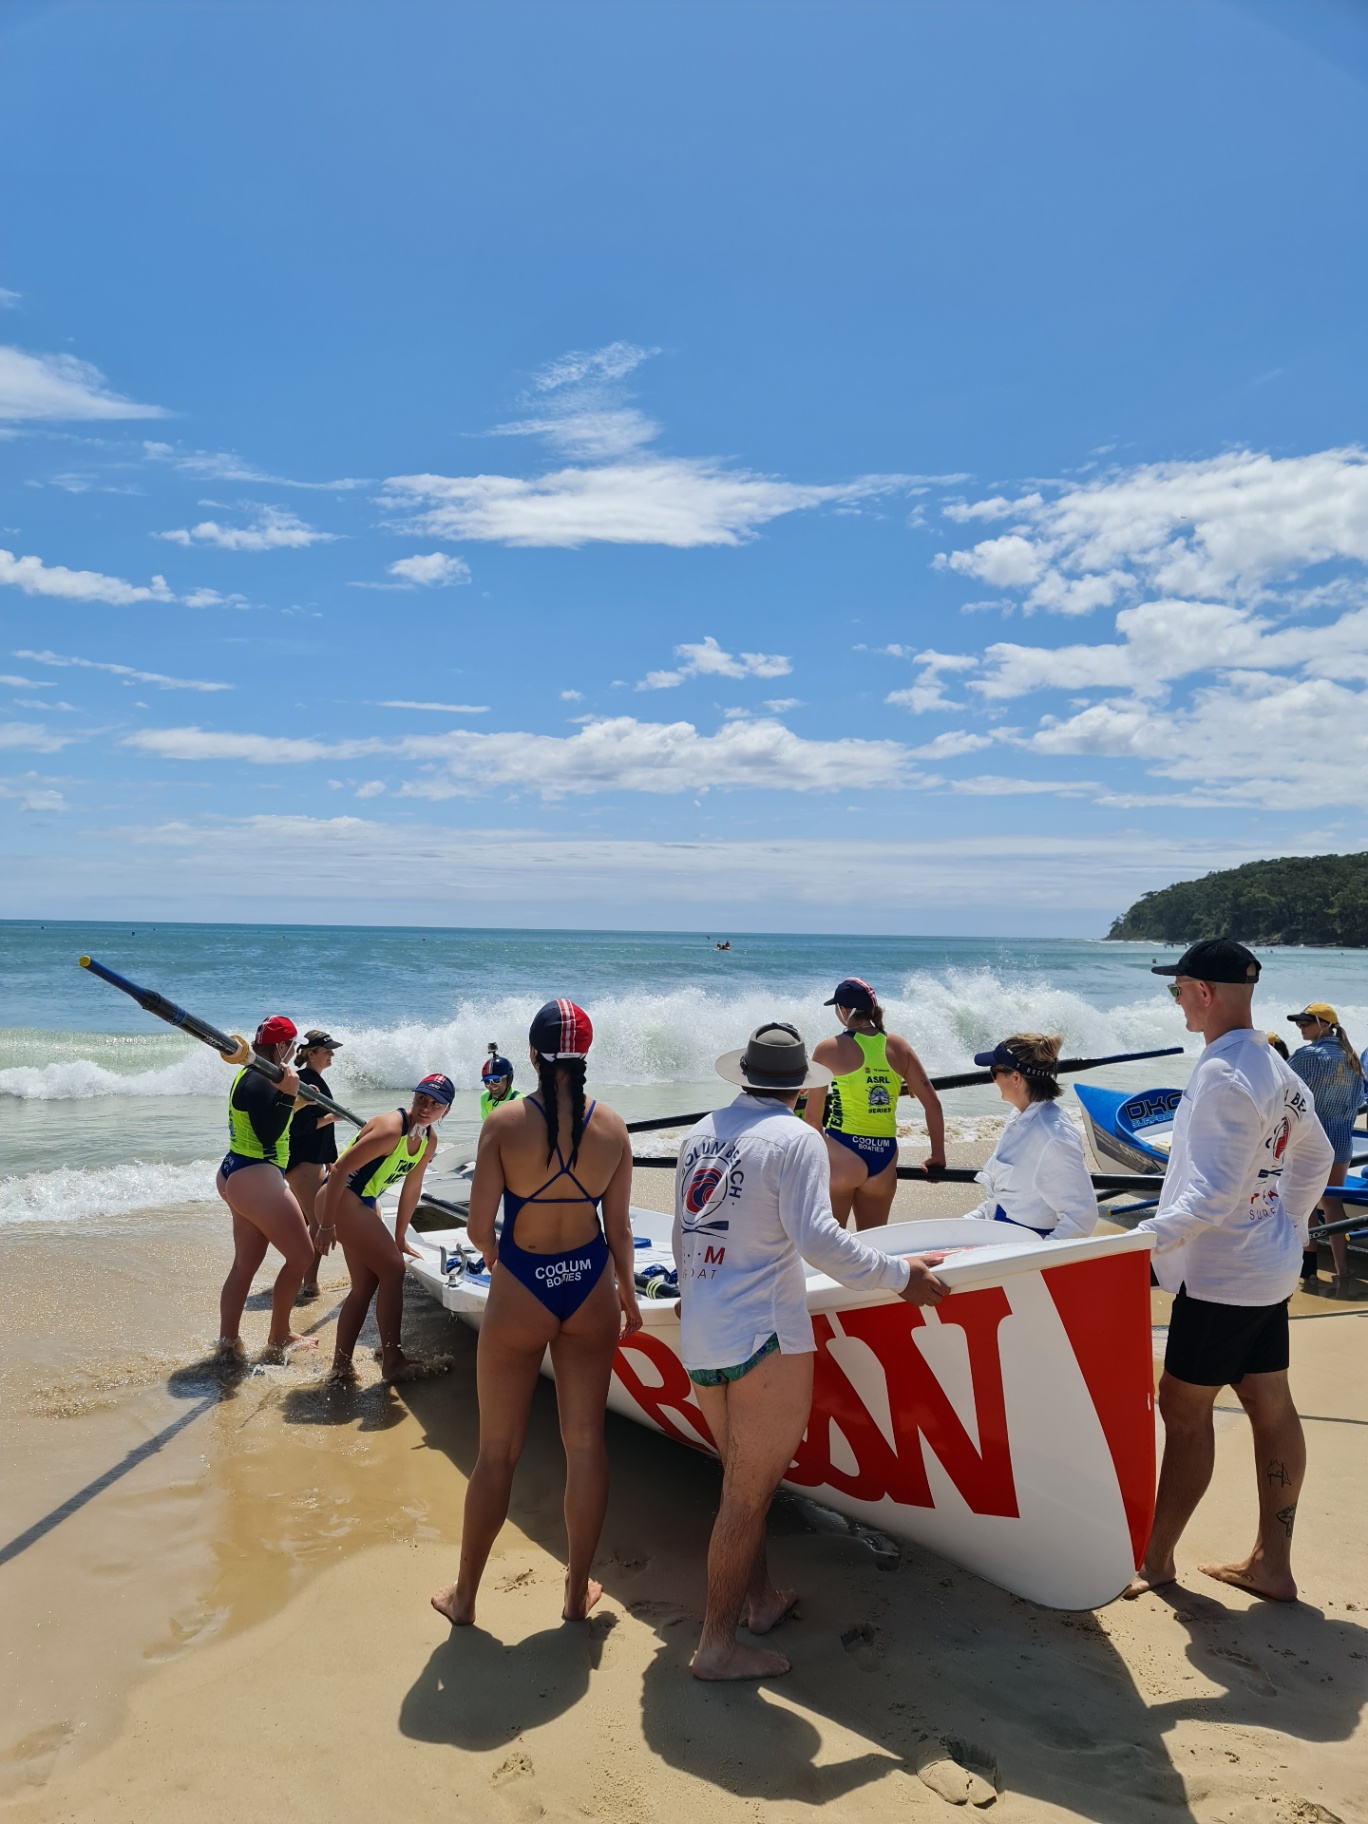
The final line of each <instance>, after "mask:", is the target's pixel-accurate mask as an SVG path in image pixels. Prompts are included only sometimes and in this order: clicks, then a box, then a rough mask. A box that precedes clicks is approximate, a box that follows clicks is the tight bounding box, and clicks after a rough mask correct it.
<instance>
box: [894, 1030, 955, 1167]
mask: <svg viewBox="0 0 1368 1824" xmlns="http://www.w3.org/2000/svg"><path fill="white" fill-rule="evenodd" d="M888 1061H889V1063H890V1064H891V1065H892V1066H893V1068H894V1070H896V1071H897V1072H898V1073H899V1074H900V1075H901V1077H902V1080H903V1083H904V1085H905V1087H906V1089H907V1093H908V1095H909V1096H915V1098H916V1099H917V1101H918V1102H920V1103H921V1105H922V1113H923V1115H924V1116H925V1117H926V1138H927V1141H928V1143H929V1145H930V1147H931V1151H930V1152H929V1153H928V1154H927V1155H926V1157H925V1159H923V1160H922V1164H923V1165H931V1166H936V1165H944V1164H945V1110H944V1109H943V1108H942V1107H941V1100H940V1097H939V1096H938V1095H937V1094H936V1092H935V1090H934V1089H933V1088H932V1087H931V1079H930V1077H928V1076H927V1074H926V1072H925V1071H924V1070H923V1069H922V1061H921V1059H920V1058H919V1057H918V1056H917V1054H916V1052H915V1051H913V1049H912V1047H911V1046H910V1045H909V1044H908V1042H907V1040H906V1039H900V1038H899V1037H898V1035H897V1033H896V1032H890V1033H889V1035H888Z"/></svg>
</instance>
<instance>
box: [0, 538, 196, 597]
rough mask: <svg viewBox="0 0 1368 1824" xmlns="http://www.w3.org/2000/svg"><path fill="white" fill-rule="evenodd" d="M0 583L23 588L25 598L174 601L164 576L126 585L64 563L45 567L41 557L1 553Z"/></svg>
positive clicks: (98, 572) (98, 573)
mask: <svg viewBox="0 0 1368 1824" xmlns="http://www.w3.org/2000/svg"><path fill="white" fill-rule="evenodd" d="M0 584H9V585H10V586H11V587H12V588H15V589H22V590H23V592H24V594H25V595H48V596H57V597H59V598H61V599H63V600H66V601H69V602H108V603H109V604H110V605H111V606H113V607H123V606H125V605H127V604H128V603H130V602H174V601H175V599H176V598H175V596H174V595H172V593H171V591H170V590H169V589H168V588H167V586H166V578H165V577H164V576H154V577H153V578H152V581H151V582H150V583H149V584H146V585H143V584H141V583H126V582H124V580H123V579H122V577H118V576H104V575H102V574H101V573H100V571H98V570H68V569H67V567H66V565H65V564H45V563H44V562H43V560H42V559H41V558H39V557H16V556H15V555H14V553H13V552H12V551H0Z"/></svg>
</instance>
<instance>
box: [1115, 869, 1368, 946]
mask: <svg viewBox="0 0 1368 1824" xmlns="http://www.w3.org/2000/svg"><path fill="white" fill-rule="evenodd" d="M1107 936H1108V937H1109V938H1111V937H1115V938H1143V939H1148V940H1149V941H1150V942H1158V943H1164V944H1192V943H1196V942H1197V940H1198V939H1199V938H1204V937H1233V938H1236V939H1237V940H1238V941H1239V942H1240V943H1243V944H1344V945H1349V946H1354V945H1359V946H1368V853H1364V854H1361V855H1306V856H1286V857H1284V858H1283V859H1282V860H1281V861H1248V862H1246V863H1245V865H1244V866H1243V867H1242V868H1222V869H1221V870H1220V872H1219V873H1216V874H1205V875H1203V877H1202V878H1201V879H1200V880H1180V881H1178V882H1177V883H1176V884H1175V885H1173V886H1171V887H1161V888H1160V889H1159V890H1158V891H1157V892H1154V893H1146V894H1145V895H1144V897H1143V898H1141V899H1137V900H1136V902H1135V904H1134V905H1133V906H1132V907H1131V909H1130V911H1129V912H1124V913H1123V914H1122V915H1121V917H1120V918H1118V919H1116V920H1115V921H1114V923H1113V924H1112V928H1111V930H1110V931H1109V932H1108V933H1107Z"/></svg>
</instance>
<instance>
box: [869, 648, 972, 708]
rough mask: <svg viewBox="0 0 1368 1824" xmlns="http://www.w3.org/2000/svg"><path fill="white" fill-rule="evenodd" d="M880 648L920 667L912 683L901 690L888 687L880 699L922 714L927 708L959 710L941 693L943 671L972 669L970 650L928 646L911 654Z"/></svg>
mask: <svg viewBox="0 0 1368 1824" xmlns="http://www.w3.org/2000/svg"><path fill="white" fill-rule="evenodd" d="M884 651H885V652H887V653H889V654H891V655H892V656H893V657H895V658H910V659H911V660H912V662H913V664H914V665H917V666H920V668H921V670H920V675H919V676H918V678H917V681H916V682H915V683H914V684H907V685H904V686H903V688H902V689H901V690H890V691H889V693H888V695H887V696H886V697H885V698H884V702H885V703H891V704H893V705H894V706H895V708H898V709H910V710H911V711H912V713H913V715H917V716H920V715H924V714H925V712H926V711H927V710H928V709H946V710H955V709H963V708H964V705H963V704H962V703H956V702H954V701H953V699H951V698H950V697H947V696H946V694H945V675H944V674H945V673H946V672H950V673H955V672H961V671H974V670H976V669H977V667H978V664H979V661H978V660H977V659H976V658H975V657H974V656H973V654H972V653H967V652H936V651H935V650H934V649H933V648H932V647H928V648H927V649H926V651H925V652H918V653H911V652H909V651H908V650H907V648H906V647H902V646H886V647H885V648H884Z"/></svg>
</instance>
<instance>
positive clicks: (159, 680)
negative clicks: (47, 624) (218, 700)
mask: <svg viewBox="0 0 1368 1824" xmlns="http://www.w3.org/2000/svg"><path fill="white" fill-rule="evenodd" d="M14 656H15V658H16V659H32V660H33V662H34V664H35V665H57V666H62V667H64V668H66V667H71V666H76V667H79V668H80V669H81V670H83V671H107V672H109V673H110V674H111V675H112V676H113V677H116V678H127V679H129V680H130V681H132V682H135V683H138V684H156V685H159V686H160V687H161V689H162V690H199V691H211V690H231V689H232V688H233V686H232V685H231V684H209V683H206V682H205V681H204V680H203V679H201V678H168V677H167V676H166V675H165V673H163V672H160V671H135V670H134V669H133V667H132V666H131V665H114V664H110V663H108V662H107V661H105V660H103V659H77V658H64V657H62V656H61V655H60V654H58V653H55V652H26V651H16V652H15V654H14ZM44 688H50V687H48V686H45V687H44Z"/></svg>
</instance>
